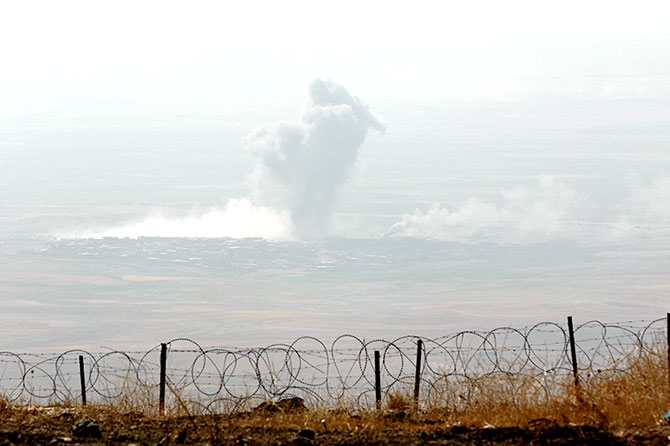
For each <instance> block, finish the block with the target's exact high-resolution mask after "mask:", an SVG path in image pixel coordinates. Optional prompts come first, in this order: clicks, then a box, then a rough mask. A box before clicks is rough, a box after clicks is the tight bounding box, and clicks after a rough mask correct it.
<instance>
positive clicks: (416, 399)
mask: <svg viewBox="0 0 670 446" xmlns="http://www.w3.org/2000/svg"><path fill="white" fill-rule="evenodd" d="M422 347H423V341H422V340H421V339H419V340H418V341H416V372H415V373H414V409H415V410H416V409H418V408H419V386H420V385H421V350H422Z"/></svg>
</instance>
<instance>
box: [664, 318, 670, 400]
mask: <svg viewBox="0 0 670 446" xmlns="http://www.w3.org/2000/svg"><path fill="white" fill-rule="evenodd" d="M665 320H666V324H667V328H666V331H665V333H666V336H667V338H668V340H667V346H668V395H670V313H667V314H666V316H665Z"/></svg>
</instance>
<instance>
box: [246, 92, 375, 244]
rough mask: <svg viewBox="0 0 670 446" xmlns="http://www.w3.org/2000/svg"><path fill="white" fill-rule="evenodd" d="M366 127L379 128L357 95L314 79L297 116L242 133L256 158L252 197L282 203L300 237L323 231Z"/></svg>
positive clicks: (277, 204) (354, 158) (278, 206)
mask: <svg viewBox="0 0 670 446" xmlns="http://www.w3.org/2000/svg"><path fill="white" fill-rule="evenodd" d="M370 128H374V129H376V130H379V131H383V130H384V127H383V125H382V124H381V123H380V121H379V120H378V119H377V118H375V116H374V115H372V113H370V111H369V110H368V107H367V106H366V105H365V104H364V103H363V102H361V100H360V99H358V98H356V97H353V96H351V95H350V94H349V93H348V92H347V91H346V90H345V89H344V88H343V87H342V86H341V85H338V84H336V83H334V82H332V81H323V80H315V81H314V82H313V83H312V85H311V86H310V103H309V104H308V106H307V107H306V108H305V110H304V111H303V113H302V115H301V117H300V119H299V120H298V121H294V122H280V123H278V124H276V125H274V126H272V127H265V128H261V129H258V130H257V131H255V132H254V133H252V134H251V135H250V136H249V137H247V138H246V140H245V145H246V146H247V147H248V148H249V149H250V150H251V151H252V153H253V154H254V155H256V156H257V157H258V159H259V162H258V163H257V165H256V170H255V172H254V179H255V181H256V189H255V198H256V199H257V200H260V201H264V202H265V201H267V202H269V204H270V205H271V206H272V207H274V208H280V209H281V208H286V209H288V211H289V212H290V215H291V221H292V222H293V225H294V227H295V228H296V230H297V231H298V235H299V236H300V237H307V238H311V237H318V236H321V235H324V234H325V233H326V231H327V229H328V225H329V223H330V219H331V215H332V211H333V206H334V204H335V202H336V199H337V193H338V191H339V189H340V187H341V186H342V185H343V184H344V182H345V181H346V179H347V175H348V173H349V171H350V170H351V168H352V166H353V165H354V163H355V162H356V158H357V156H358V149H359V147H360V146H361V144H362V143H363V141H365V137H366V135H367V132H368V129H370Z"/></svg>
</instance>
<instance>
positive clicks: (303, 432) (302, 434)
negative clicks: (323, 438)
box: [298, 429, 316, 440]
mask: <svg viewBox="0 0 670 446" xmlns="http://www.w3.org/2000/svg"><path fill="white" fill-rule="evenodd" d="M298 437H305V438H309V439H310V440H314V438H315V437H316V432H314V431H313V430H312V429H303V430H301V431H300V432H298Z"/></svg>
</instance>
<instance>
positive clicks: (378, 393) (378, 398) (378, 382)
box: [375, 350, 382, 410]
mask: <svg viewBox="0 0 670 446" xmlns="http://www.w3.org/2000/svg"><path fill="white" fill-rule="evenodd" d="M375 404H376V406H377V410H379V409H380V408H381V406H382V378H381V370H380V369H379V350H375Z"/></svg>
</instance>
